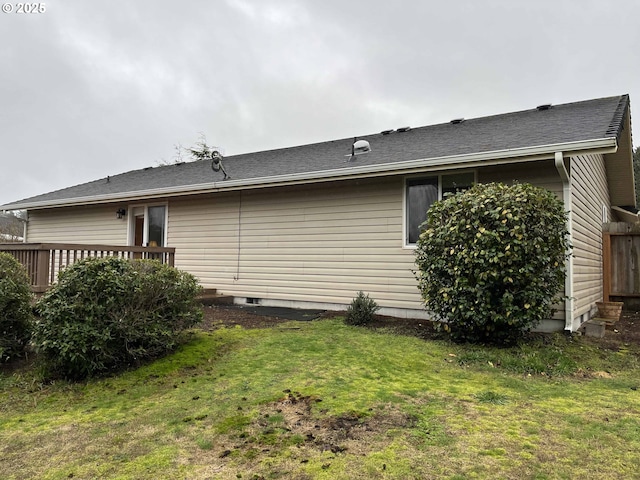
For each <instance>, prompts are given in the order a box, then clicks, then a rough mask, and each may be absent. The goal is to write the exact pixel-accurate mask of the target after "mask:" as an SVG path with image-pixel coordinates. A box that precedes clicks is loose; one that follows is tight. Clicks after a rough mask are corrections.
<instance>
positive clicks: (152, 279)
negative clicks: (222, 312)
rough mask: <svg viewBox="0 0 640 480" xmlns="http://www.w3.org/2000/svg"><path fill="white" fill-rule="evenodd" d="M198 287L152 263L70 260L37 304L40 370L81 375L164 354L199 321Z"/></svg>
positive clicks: (73, 376) (190, 278) (56, 374)
mask: <svg viewBox="0 0 640 480" xmlns="http://www.w3.org/2000/svg"><path fill="white" fill-rule="evenodd" d="M200 291H201V287H200V286H199V285H198V281H197V280H196V278H195V277H194V276H193V275H190V274H188V273H186V272H182V271H180V270H178V269H176V268H172V267H169V266H167V265H162V264H160V263H159V262H156V261H149V260H133V261H129V260H124V259H120V258H98V259H95V258H91V259H85V260H83V261H80V262H77V263H75V264H74V265H72V266H70V267H68V268H67V269H65V270H63V271H62V272H60V275H59V277H58V282H57V283H56V284H55V285H54V286H53V287H52V288H51V289H50V290H49V291H47V293H46V294H45V295H44V296H43V297H42V298H41V299H40V300H39V301H38V303H37V305H36V311H37V313H38V315H39V318H38V319H37V320H36V322H35V325H34V335H33V341H34V345H35V347H36V350H37V352H38V353H39V354H40V355H41V358H42V362H43V366H44V372H45V375H46V376H49V377H65V378H69V379H82V378H85V377H89V376H94V375H99V374H104V373H108V372H110V371H113V370H118V369H121V368H125V367H129V366H133V365H137V364H139V363H140V362H142V361H144V360H147V359H152V358H157V357H159V356H161V355H163V354H166V353H167V352H169V351H171V350H173V349H174V348H175V347H176V346H177V345H178V343H179V341H180V336H181V333H182V332H183V331H184V330H185V329H188V328H191V327H193V326H195V325H196V324H197V323H198V322H200V321H201V319H202V308H201V306H200V304H199V303H198V302H197V300H196V297H197V295H198V294H199V293H200Z"/></svg>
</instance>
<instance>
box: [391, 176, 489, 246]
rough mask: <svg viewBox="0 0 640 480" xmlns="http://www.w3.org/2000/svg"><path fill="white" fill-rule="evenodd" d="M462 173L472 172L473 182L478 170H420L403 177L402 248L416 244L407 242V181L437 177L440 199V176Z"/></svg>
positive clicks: (475, 179)
mask: <svg viewBox="0 0 640 480" xmlns="http://www.w3.org/2000/svg"><path fill="white" fill-rule="evenodd" d="M464 173H472V174H473V183H474V184H476V183H478V170H477V169H464V170H450V171H449V170H448V171H446V172H442V171H438V172H422V173H420V174H416V175H407V176H406V177H405V178H404V181H403V186H402V248H403V249H408V250H415V248H416V244H415V243H409V242H408V240H409V239H408V235H407V233H408V232H407V183H409V182H410V181H412V180H419V179H421V178H437V179H438V200H442V177H445V176H447V175H459V174H464Z"/></svg>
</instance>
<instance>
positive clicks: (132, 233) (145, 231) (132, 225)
mask: <svg viewBox="0 0 640 480" xmlns="http://www.w3.org/2000/svg"><path fill="white" fill-rule="evenodd" d="M150 207H164V235H163V238H162V245H163V246H165V247H166V246H167V237H168V231H169V203H168V202H158V203H145V204H135V205H129V207H128V208H127V217H128V218H129V224H128V228H127V245H130V246H133V245H134V243H135V241H136V213H138V212H140V210H143V212H144V226H143V228H142V245H143V246H145V247H146V246H148V244H149V208H150Z"/></svg>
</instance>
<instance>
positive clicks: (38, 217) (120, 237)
mask: <svg viewBox="0 0 640 480" xmlns="http://www.w3.org/2000/svg"><path fill="white" fill-rule="evenodd" d="M118 208H121V207H120V206H88V207H65V208H56V209H46V210H30V211H29V222H28V223H27V242H29V243H39V242H48V243H85V244H99V245H126V244H127V219H126V217H125V218H123V219H118V218H116V210H117V209H118Z"/></svg>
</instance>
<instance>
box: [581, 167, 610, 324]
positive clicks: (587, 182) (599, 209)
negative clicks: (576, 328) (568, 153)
mask: <svg viewBox="0 0 640 480" xmlns="http://www.w3.org/2000/svg"><path fill="white" fill-rule="evenodd" d="M605 161H606V160H605V158H604V157H603V156H602V155H579V156H577V157H572V158H571V190H572V194H573V201H572V206H571V210H572V212H573V247H574V248H573V255H574V259H573V271H574V276H573V278H574V283H573V285H574V286H573V288H574V296H575V298H576V301H575V305H574V308H575V310H574V318H575V317H577V316H580V315H583V314H585V313H587V312H589V311H590V310H592V309H593V308H594V306H595V302H599V301H601V300H602V223H603V218H602V215H603V206H604V210H605V213H606V216H607V219H610V218H611V203H610V200H609V190H608V187H607V174H606V167H605Z"/></svg>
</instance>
